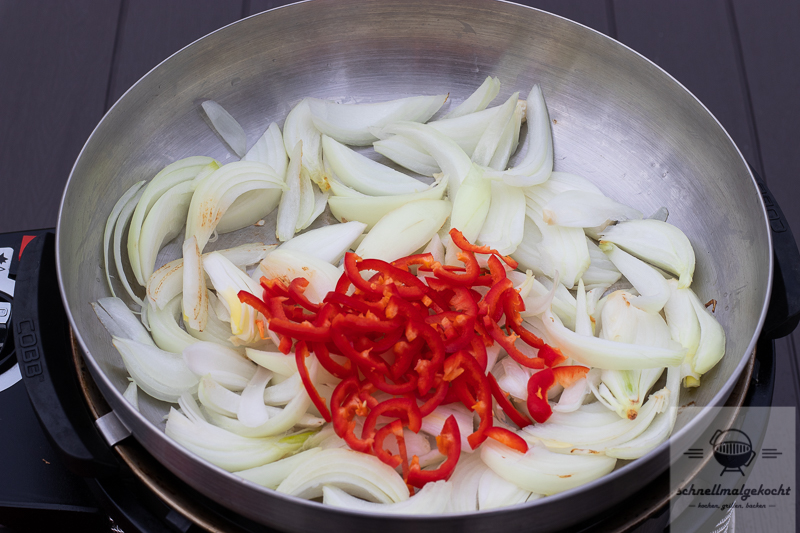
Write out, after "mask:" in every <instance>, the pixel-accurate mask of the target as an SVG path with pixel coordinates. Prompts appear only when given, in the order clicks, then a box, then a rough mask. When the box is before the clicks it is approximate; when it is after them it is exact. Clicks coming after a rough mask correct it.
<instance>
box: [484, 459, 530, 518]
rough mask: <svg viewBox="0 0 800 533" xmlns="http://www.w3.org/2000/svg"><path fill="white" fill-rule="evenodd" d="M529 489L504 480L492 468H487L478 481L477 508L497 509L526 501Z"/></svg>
mask: <svg viewBox="0 0 800 533" xmlns="http://www.w3.org/2000/svg"><path fill="white" fill-rule="evenodd" d="M530 495H531V492H530V491H529V490H525V489H521V488H519V487H518V486H516V485H515V484H513V483H511V482H509V481H506V480H505V479H503V478H502V477H500V476H499V475H497V474H496V473H495V472H494V471H493V470H491V469H487V470H486V471H485V472H484V473H483V475H482V476H481V479H480V481H479V482H478V509H479V510H481V511H484V510H487V509H497V508H498V507H506V506H509V505H516V504H518V503H524V502H526V501H528V497H529V496H530Z"/></svg>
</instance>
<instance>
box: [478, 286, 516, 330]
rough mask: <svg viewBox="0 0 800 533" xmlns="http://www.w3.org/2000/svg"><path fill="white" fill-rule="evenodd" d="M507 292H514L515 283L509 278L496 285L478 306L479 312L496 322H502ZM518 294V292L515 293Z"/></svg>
mask: <svg viewBox="0 0 800 533" xmlns="http://www.w3.org/2000/svg"><path fill="white" fill-rule="evenodd" d="M506 291H514V282H512V281H511V280H510V279H509V278H503V279H501V280H500V281H499V282H497V283H495V284H494V285H493V286H492V288H491V289H489V292H488V293H486V296H484V297H483V300H482V301H481V302H480V303H479V304H478V312H479V313H480V314H481V315H486V316H489V317H491V318H492V320H494V321H495V322H497V321H498V320H500V317H501V316H502V315H503V302H504V300H503V299H504V297H505V292H506ZM514 292H516V291H514Z"/></svg>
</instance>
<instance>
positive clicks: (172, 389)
mask: <svg viewBox="0 0 800 533" xmlns="http://www.w3.org/2000/svg"><path fill="white" fill-rule="evenodd" d="M112 344H113V345H114V347H115V348H116V349H117V351H118V352H119V353H120V355H121V356H122V361H123V362H124V363H125V368H126V369H127V371H128V374H130V376H131V377H132V378H133V380H134V381H136V384H137V385H138V386H139V388H141V389H142V390H143V391H144V392H145V393H147V394H148V395H150V396H152V397H153V398H155V399H156V400H161V401H164V402H170V403H175V402H177V401H178V398H179V397H180V395H181V394H183V393H184V392H187V391H188V392H190V393H191V392H194V391H195V390H197V385H198V383H199V380H198V378H197V376H196V375H195V374H194V373H192V371H191V370H189V367H188V366H186V363H185V362H184V361H183V357H182V356H181V354H179V353H171V352H165V351H164V350H160V349H158V348H156V347H155V346H153V345H150V344H144V343H141V342H136V341H133V340H129V339H123V338H120V337H112Z"/></svg>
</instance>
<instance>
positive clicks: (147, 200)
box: [128, 156, 219, 299]
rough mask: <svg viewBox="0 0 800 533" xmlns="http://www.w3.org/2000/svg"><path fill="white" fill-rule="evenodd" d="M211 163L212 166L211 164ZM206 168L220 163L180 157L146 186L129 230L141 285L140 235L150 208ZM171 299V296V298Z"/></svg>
mask: <svg viewBox="0 0 800 533" xmlns="http://www.w3.org/2000/svg"><path fill="white" fill-rule="evenodd" d="M209 165H210V166H209ZM206 168H214V169H216V168H219V163H217V162H216V161H215V160H214V159H212V158H210V157H203V156H195V157H187V158H185V159H180V160H178V161H175V162H174V163H171V164H169V165H167V166H166V167H164V168H163V169H162V170H161V171H160V172H159V173H158V174H156V175H155V176H154V177H153V179H152V180H150V183H148V184H147V187H145V190H144V193H143V194H142V198H141V199H140V200H139V203H138V204H137V205H136V210H135V211H134V212H133V218H132V219H131V227H130V230H129V231H128V258H129V260H130V263H131V270H132V271H133V275H134V276H135V277H136V281H138V282H139V285H142V286H144V285H145V284H146V282H147V280H146V279H143V278H142V270H141V266H140V261H139V236H140V234H141V231H142V224H143V223H144V219H145V218H146V217H147V214H148V213H149V212H150V208H152V207H153V204H155V203H156V200H158V199H159V198H161V195H162V194H164V193H165V192H167V191H168V190H170V189H171V188H172V187H174V186H175V185H178V184H179V183H183V182H184V181H188V180H193V179H195V178H196V177H197V175H198V174H199V173H200V172H201V171H202V170H203V169H206ZM170 299H171V298H170Z"/></svg>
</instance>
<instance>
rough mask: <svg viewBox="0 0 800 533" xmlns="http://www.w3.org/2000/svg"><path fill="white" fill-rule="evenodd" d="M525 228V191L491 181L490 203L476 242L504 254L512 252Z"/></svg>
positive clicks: (520, 239) (519, 241) (520, 240)
mask: <svg viewBox="0 0 800 533" xmlns="http://www.w3.org/2000/svg"><path fill="white" fill-rule="evenodd" d="M524 229H525V193H524V191H523V190H522V189H520V188H519V187H511V186H510V185H506V184H505V183H501V182H492V183H491V204H490V206H489V212H488V213H487V215H486V221H485V222H484V223H483V227H482V228H481V232H480V235H478V242H479V243H480V244H488V245H489V246H491V247H492V248H494V249H495V250H497V251H498V252H500V253H501V254H504V255H509V254H512V253H514V251H515V250H516V249H517V246H519V243H521V242H522V237H523V232H524Z"/></svg>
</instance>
